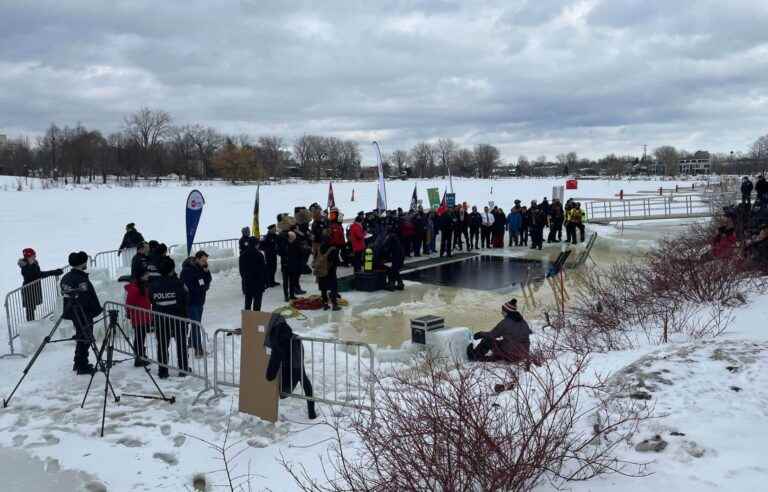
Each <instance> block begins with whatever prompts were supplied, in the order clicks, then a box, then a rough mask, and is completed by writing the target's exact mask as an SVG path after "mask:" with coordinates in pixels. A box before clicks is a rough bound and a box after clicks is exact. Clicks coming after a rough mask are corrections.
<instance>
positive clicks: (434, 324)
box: [411, 315, 445, 345]
mask: <svg viewBox="0 0 768 492" xmlns="http://www.w3.org/2000/svg"><path fill="white" fill-rule="evenodd" d="M442 328H445V319H443V318H441V317H439V316H433V315H427V316H421V317H420V318H414V319H412V320H411V342H412V343H418V344H421V345H425V344H426V343H427V332H428V331H433V330H440V329H442Z"/></svg>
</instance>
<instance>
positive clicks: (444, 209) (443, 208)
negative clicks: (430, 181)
mask: <svg viewBox="0 0 768 492" xmlns="http://www.w3.org/2000/svg"><path fill="white" fill-rule="evenodd" d="M445 193H446V192H445V191H443V200H442V201H441V202H440V206H439V207H438V208H437V215H438V216H440V215H443V214H444V213H445V212H447V211H448V202H447V201H445Z"/></svg>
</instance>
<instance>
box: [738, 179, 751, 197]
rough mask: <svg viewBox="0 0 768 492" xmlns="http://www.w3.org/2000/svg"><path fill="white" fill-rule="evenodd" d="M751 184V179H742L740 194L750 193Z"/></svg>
mask: <svg viewBox="0 0 768 492" xmlns="http://www.w3.org/2000/svg"><path fill="white" fill-rule="evenodd" d="M753 186H754V185H753V184H752V181H749V180H747V181H742V182H741V194H742V195H749V194H751V193H752V188H753Z"/></svg>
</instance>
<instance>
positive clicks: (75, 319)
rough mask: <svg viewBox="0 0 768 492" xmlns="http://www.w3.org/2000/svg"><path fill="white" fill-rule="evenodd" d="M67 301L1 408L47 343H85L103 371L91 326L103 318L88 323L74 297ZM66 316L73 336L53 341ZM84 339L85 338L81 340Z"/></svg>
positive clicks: (113, 394)
mask: <svg viewBox="0 0 768 492" xmlns="http://www.w3.org/2000/svg"><path fill="white" fill-rule="evenodd" d="M69 299H70V300H71V302H72V304H71V305H70V307H69V309H68V313H67V312H64V313H62V314H61V316H59V319H58V320H56V323H54V325H53V328H51V331H50V332H49V333H48V335H47V336H46V337H45V338H43V341H42V342H41V343H40V345H38V347H37V350H35V353H34V354H32V357H30V359H29V362H28V363H27V365H26V367H25V368H24V370H23V371H22V375H21V378H20V379H19V381H18V382H17V383H16V386H14V388H13V391H11V393H10V394H9V395H8V398H4V399H3V408H7V407H8V405H9V404H10V403H11V399H12V398H13V395H14V394H16V390H18V389H19V386H21V383H22V382H23V381H24V378H26V377H27V374H29V371H30V370H31V369H32V366H33V365H34V364H35V362H36V361H37V358H38V357H40V354H41V353H42V352H43V350H44V349H45V347H46V345H48V344H49V343H59V342H87V343H88V344H89V346H90V349H91V351H92V352H93V354H94V356H96V359H97V360H96V369H97V370H99V371H104V365H103V363H102V362H101V360H100V359H99V357H98V355H99V349H98V347H97V346H96V340H95V339H94V338H93V325H94V324H96V323H98V322H99V321H101V320H102V319H103V318H99V319H97V320H96V321H95V322H92V321H90V319H89V318H88V317H87V316H86V314H85V310H84V309H83V307H82V306H81V305H80V303H79V302H78V300H77V296H76V295H70V296H69ZM66 314H71V316H70V317H71V318H72V323H73V324H74V325H75V327H76V328H75V335H74V336H72V337H69V338H59V339H54V338H53V336H54V334H55V333H56V331H57V330H58V329H59V326H60V325H61V322H62V321H64V320H65V319H67V318H66V317H65V315H66ZM77 326H80V327H82V328H87V327H89V326H90V327H91V330H90V331H91V333H90V334H89V333H87V331H88V330H80V331H86V333H81V332H80V331H78V330H77ZM82 337H85V338H82ZM108 388H109V390H110V391H111V392H112V396H113V397H114V398H115V401H118V396H117V394H116V393H115V390H114V388H112V384H111V383H109V384H108Z"/></svg>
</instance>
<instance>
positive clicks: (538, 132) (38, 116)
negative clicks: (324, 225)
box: [0, 0, 768, 160]
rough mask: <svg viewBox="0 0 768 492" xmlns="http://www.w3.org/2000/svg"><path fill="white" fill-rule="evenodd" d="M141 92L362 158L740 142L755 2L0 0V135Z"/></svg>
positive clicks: (753, 57) (759, 41)
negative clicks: (327, 141) (453, 148)
mask: <svg viewBox="0 0 768 492" xmlns="http://www.w3.org/2000/svg"><path fill="white" fill-rule="evenodd" d="M144 105H146V106H149V107H152V108H162V109H164V110H167V111H168V112H170V113H171V115H172V116H173V118H174V122H175V123H177V124H183V123H197V122H199V123H203V124H207V125H211V126H214V127H216V128H218V129H220V130H222V131H225V132H230V133H248V134H251V135H260V134H279V135H281V136H284V137H285V138H286V140H287V141H288V142H289V143H290V142H291V141H292V140H293V138H295V137H296V136H297V135H300V134H302V133H319V134H326V135H335V136H338V137H342V138H349V139H354V140H356V141H358V142H359V143H360V146H361V150H363V152H364V156H365V157H366V160H370V159H372V157H373V155H372V152H371V151H370V148H371V146H370V142H371V140H374V139H376V140H379V141H380V142H381V144H382V150H383V151H384V152H391V151H393V150H395V149H397V148H404V149H410V148H411V147H412V146H413V144H414V143H416V142H418V141H420V140H425V139H426V140H433V139H436V138H438V137H451V138H453V139H455V140H456V141H457V142H458V143H460V144H461V145H466V146H472V145H475V144H477V143H491V144H494V145H496V146H498V147H499V148H500V149H501V151H502V157H503V158H504V159H505V160H515V159H516V158H517V156H518V155H520V154H525V155H527V156H528V157H529V158H535V157H536V156H538V155H542V154H545V155H547V156H549V157H550V158H553V157H554V156H555V155H556V154H558V153H561V152H568V151H576V152H578V153H579V154H580V155H585V156H590V157H596V156H600V155H604V154H606V153H609V152H615V153H630V154H639V153H641V152H642V145H643V144H647V145H648V147H649V149H652V148H654V147H657V146H659V145H664V144H670V145H675V146H678V147H682V148H685V149H687V150H691V151H693V150H697V149H709V150H713V151H722V152H728V151H730V150H736V151H739V150H742V151H744V150H746V149H747V147H748V146H749V145H750V144H751V143H752V142H753V141H754V140H755V139H756V138H757V137H758V136H759V135H763V134H766V133H768V2H766V1H763V0H760V1H757V0H749V1H746V0H745V1H742V0H727V1H723V0H719V1H714V0H712V1H710V0H689V1H674V0H586V1H566V0H563V1H558V0H501V1H474V0H460V1H453V0H450V1H448V0H446V1H438V0H435V1H427V0H422V1H418V0H416V1H393V0H390V1H386V2H383V1H381V2H379V1H367V0H355V1H348V2H342V1H335V0H322V1H316V2H292V1H288V0H285V1H281V0H242V1H234V0H215V1H212V0H206V1H197V0H183V1H182V0H146V1H145V0H132V1H128V2H120V1H112V0H110V1H104V0H98V1H88V2H86V1H80V0H54V1H39V0H24V1H21V0H0V133H7V134H9V135H11V136H16V135H18V134H21V133H30V134H39V133H41V132H42V131H43V130H44V129H45V127H46V126H47V125H48V124H49V123H50V122H52V121H54V122H56V123H57V124H59V125H65V124H70V125H72V124H75V123H77V122H78V121H79V122H82V123H83V124H84V125H85V126H87V127H89V128H97V129H100V130H102V131H103V132H105V133H109V132H111V131H115V130H117V129H119V128H120V125H121V121H122V118H123V116H124V115H126V114H127V113H129V112H132V111H134V110H136V109H137V108H139V107H140V106H144Z"/></svg>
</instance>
